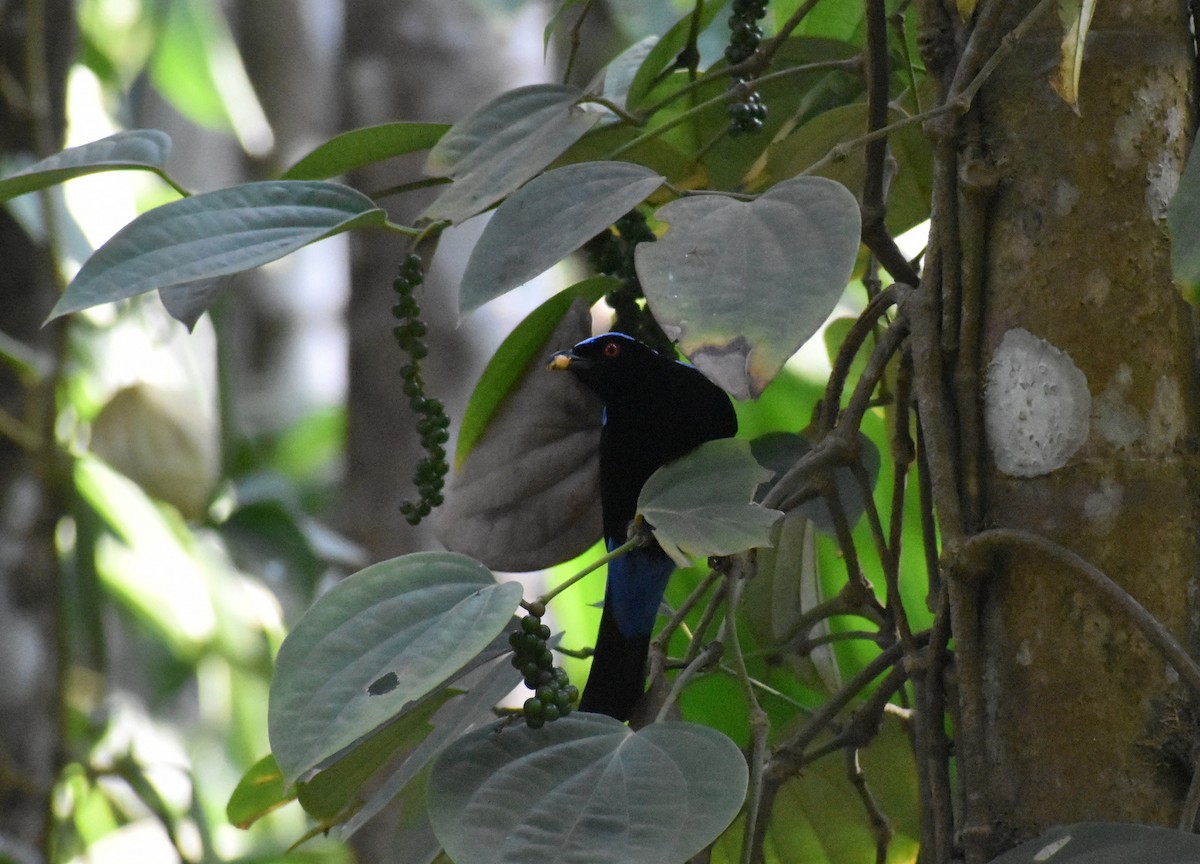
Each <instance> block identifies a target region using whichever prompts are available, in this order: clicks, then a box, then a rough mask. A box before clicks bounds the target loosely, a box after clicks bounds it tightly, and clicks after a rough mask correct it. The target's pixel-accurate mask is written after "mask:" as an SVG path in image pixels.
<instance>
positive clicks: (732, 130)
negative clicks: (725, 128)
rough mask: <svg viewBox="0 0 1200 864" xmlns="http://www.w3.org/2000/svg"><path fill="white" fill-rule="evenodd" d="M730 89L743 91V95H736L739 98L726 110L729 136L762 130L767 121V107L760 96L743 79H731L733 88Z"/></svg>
mask: <svg viewBox="0 0 1200 864" xmlns="http://www.w3.org/2000/svg"><path fill="white" fill-rule="evenodd" d="M730 89H731V90H735V91H744V93H745V95H744V96H743V95H742V93H741V92H739V93H738V94H737V95H738V96H739V97H740V98H739V99H737V101H734V102H730V103H729V107H728V109H726V110H727V111H728V114H729V134H730V135H742V134H752V133H754V132H757V131H758V130H759V129H762V127H763V123H764V121H766V119H767V105H766V103H765V102H763V100H762V95H761V94H760V93H759V92H758V91H757V90H755V89H754V88H753V87H750V86H749V82H748V80H747V79H745V78H735V79H733V87H731V88H730Z"/></svg>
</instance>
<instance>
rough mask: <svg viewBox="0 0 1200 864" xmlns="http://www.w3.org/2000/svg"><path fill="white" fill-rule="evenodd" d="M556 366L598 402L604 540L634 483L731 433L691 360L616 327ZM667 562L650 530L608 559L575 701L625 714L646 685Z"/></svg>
mask: <svg viewBox="0 0 1200 864" xmlns="http://www.w3.org/2000/svg"><path fill="white" fill-rule="evenodd" d="M550 368H551V369H555V370H565V371H567V372H570V373H572V374H573V375H574V377H575V378H576V379H577V380H578V381H579V382H580V383H581V384H583V385H584V386H585V387H587V388H588V389H589V390H591V391H592V392H593V393H595V394H596V395H597V396H598V397H599V398H600V400H601V402H603V403H604V412H603V426H602V428H601V432H600V504H601V508H600V509H601V518H602V523H603V531H604V542H605V545H606V547H607V548H608V550H609V551H610V552H611V551H612V550H613V549H616V548H617V547H618V546H621V545H622V544H624V543H625V542H626V540H627V538H628V534H629V526H630V523H631V522H632V521H633V518H634V516H635V514H636V510H637V501H638V495H639V494H640V493H641V491H642V486H643V485H644V484H645V482H646V481H647V480H648V479H649V478H650V475H651V474H653V473H654V472H655V471H656V470H658V469H659V468H661V467H662V466H663V465H666V464H667V463H669V462H673V461H674V460H676V459H678V458H680V457H681V456H684V455H686V454H688V453H690V452H691V451H692V450H694V449H695V448H696V447H698V446H700V445H701V444H703V443H704V442H706V441H711V440H714V439H717V438H732V437H733V436H734V435H736V434H737V415H736V414H735V412H734V408H733V403H732V401H731V400H730V398H729V395H728V394H727V393H726V392H725V391H724V390H722V389H721V388H720V387H719V386H717V385H716V384H714V383H713V382H712V381H710V380H709V379H708V378H706V377H705V376H704V374H703V373H702V372H701V371H700V370H699V369H697V368H695V367H694V366H690V365H688V364H686V363H682V362H680V361H678V360H676V359H674V358H672V357H667V356H666V355H664V354H660V353H658V352H657V351H654V350H653V349H651V348H649V347H648V346H646V345H644V344H642V343H641V342H639V341H637V340H636V339H633V338H632V337H630V336H627V335H625V334H623V333H602V334H600V335H599V336H593V337H591V338H590V339H585V340H583V341H582V342H579V343H578V344H576V345H575V346H574V347H572V348H569V349H567V350H565V351H559V352H558V353H556V354H554V355H553V356H552V357H551V358H550ZM674 569H675V564H674V562H673V561H672V559H671V558H670V556H668V555H667V553H666V552H664V551H663V549H662V547H660V546H659V545H658V543H657V542H654V541H653V540H651V541H650V543H649V544H648V545H645V546H642V547H639V548H636V549H633V550H631V551H628V552H625V553H624V554H623V555H621V556H619V557H618V558H615V559H614V560H612V561H610V562H609V563H608V577H607V581H606V583H605V591H604V605H603V608H602V611H601V616H600V630H599V633H598V634H597V636H596V647H595V651H594V653H593V655H592V668H591V671H590V673H589V675H588V679H587V683H586V684H585V685H584V688H583V694H582V697H581V699H580V703H579V710H581V711H590V712H593V713H597V714H607V715H608V716H610V717H614V718H616V719H617V720H620V721H622V722H624V721H626V720H628V719H629V718H630V715H631V714H632V712H633V709H634V706H635V705H636V704H637V702H638V700H639V699H640V698H641V697H642V695H643V693H644V692H645V684H646V658H647V654H648V653H649V648H650V634H651V631H653V629H654V621H655V618H656V617H657V615H658V608H659V605H660V604H661V602H662V597H663V592H664V591H665V590H666V587H667V581H668V579H669V578H670V576H671V573H672V571H673V570H674Z"/></svg>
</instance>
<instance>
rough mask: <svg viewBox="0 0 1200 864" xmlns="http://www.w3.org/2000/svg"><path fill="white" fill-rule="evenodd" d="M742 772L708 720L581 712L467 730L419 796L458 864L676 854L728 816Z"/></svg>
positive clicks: (735, 806) (641, 859)
mask: <svg viewBox="0 0 1200 864" xmlns="http://www.w3.org/2000/svg"><path fill="white" fill-rule="evenodd" d="M746 782H747V771H746V762H745V759H744V758H743V757H742V755H741V752H740V751H739V750H738V748H737V746H736V745H735V744H734V743H733V742H732V741H730V740H729V739H728V738H726V737H725V736H724V735H722V734H721V733H719V732H717V731H715V730H713V729H709V728H707V727H705V726H696V725H693V724H687V723H655V724H654V725H652V726H648V727H646V728H645V729H642V730H640V731H638V732H632V731H630V730H629V729H628V728H627V727H626V726H624V725H623V724H621V723H618V722H617V721H616V720H613V719H611V718H609V717H603V716H600V715H596V714H578V715H573V716H571V717H567V718H564V719H562V720H558V721H556V722H554V723H550V724H547V725H546V726H545V727H543V728H542V729H538V730H531V729H529V728H527V727H525V726H510V727H508V728H504V729H500V730H497V729H496V728H495V727H494V726H489V727H487V728H484V729H480V730H477V731H475V732H472V733H470V734H468V735H466V736H464V737H463V738H461V739H459V741H458V742H456V743H455V744H453V745H452V746H450V747H448V748H446V750H445V751H443V753H442V755H441V756H440V757H439V758H438V760H437V762H436V763H434V768H433V772H432V774H431V775H430V779H429V793H428V795H429V798H428V800H429V811H430V819H431V821H432V823H433V829H434V832H435V833H436V834H437V837H438V840H439V841H441V843H442V845H443V846H444V847H445V849H446V852H447V853H448V854H449V855H450V857H451V858H453V859H454V861H455V864H484V862H487V864H493V862H528V861H587V862H589V864H683V862H685V861H687V860H688V859H689V858H691V857H692V856H693V855H695V854H696V853H697V852H699V851H700V850H701V849H703V848H704V847H705V846H706V845H708V843H709V842H711V841H712V839H713V838H714V837H716V836H717V835H718V834H720V833H721V831H722V830H724V829H725V827H726V826H727V825H728V824H729V823H730V821H732V819H733V818H734V816H736V815H737V812H738V810H739V809H740V808H741V805H742V799H743V797H744V795H745V790H746Z"/></svg>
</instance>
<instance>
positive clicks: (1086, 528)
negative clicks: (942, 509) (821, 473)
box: [955, 0, 1200, 861]
mask: <svg viewBox="0 0 1200 864" xmlns="http://www.w3.org/2000/svg"><path fill="white" fill-rule="evenodd" d="M1032 6H1033V4H1032V3H1017V4H1013V10H1014V11H1017V10H1019V11H1026V10H1028V9H1029V8H1032ZM1013 20H1016V17H1015V16H1014V18H1013ZM1060 39H1061V28H1060V25H1059V23H1058V21H1057V17H1056V16H1055V14H1054V12H1053V11H1052V9H1051V11H1050V12H1049V14H1046V15H1044V16H1043V17H1042V18H1041V20H1040V22H1039V24H1038V26H1036V27H1035V28H1034V29H1033V30H1032V31H1031V32H1030V34H1029V35H1028V37H1027V38H1026V39H1025V40H1023V41H1022V42H1021V43H1020V44H1019V45H1018V47H1017V48H1016V51H1015V53H1014V54H1013V55H1012V56H1011V57H1010V58H1008V59H1007V60H1005V61H1004V62H1003V63H1002V64H1001V65H1000V66H999V68H998V69H997V70H996V72H995V74H994V75H993V76H992V77H991V78H990V80H989V82H988V84H987V86H986V87H985V88H984V89H983V91H982V92H981V94H980V97H979V100H978V102H977V110H978V118H979V121H980V122H979V125H978V126H977V127H975V129H976V137H975V140H967V141H965V142H964V146H963V148H962V150H961V151H960V152H961V153H962V154H963V155H962V159H961V161H960V170H959V178H960V200H961V202H962V209H961V211H960V220H959V224H960V226H964V225H969V224H971V223H969V222H968V221H967V217H969V215H970V213H971V212H979V213H982V214H983V219H982V220H981V223H980V224H981V225H982V226H983V227H982V228H981V229H980V230H979V232H978V233H971V234H967V235H964V236H963V239H962V242H963V249H964V259H965V258H966V257H968V256H970V255H971V254H973V251H974V252H981V253H982V258H981V260H982V261H983V266H982V307H981V308H982V327H981V330H980V342H979V351H978V358H977V365H974V364H973V365H972V368H973V370H974V372H975V373H976V374H977V380H976V382H975V383H976V384H977V385H978V386H980V387H984V388H986V389H985V390H984V391H983V392H982V398H981V406H980V414H979V419H980V420H981V421H982V425H983V426H984V427H985V428H986V429H987V435H986V438H987V446H986V449H985V450H984V451H983V456H982V458H981V459H980V463H979V464H980V474H979V479H980V485H979V488H978V496H979V497H978V501H977V509H976V510H975V511H974V516H975V518H977V519H978V522H977V524H976V525H969V524H968V525H967V526H966V527H967V528H968V529H970V528H972V527H975V528H991V527H998V526H999V527H1005V528H1016V529H1024V530H1028V531H1030V532H1034V533H1036V534H1039V535H1042V536H1044V537H1047V538H1050V539H1051V540H1053V541H1055V542H1057V543H1059V544H1061V545H1062V546H1064V547H1066V548H1067V549H1070V550H1073V551H1074V552H1076V553H1078V554H1079V555H1081V556H1082V557H1083V558H1085V559H1087V560H1088V561H1090V562H1091V563H1093V564H1095V565H1096V566H1098V567H1099V568H1101V569H1102V570H1104V571H1105V572H1106V573H1108V574H1109V575H1110V576H1111V577H1112V578H1113V579H1114V580H1116V581H1117V582H1118V583H1119V584H1120V585H1121V586H1123V587H1124V589H1125V590H1126V591H1128V592H1129V594H1130V595H1132V597H1134V598H1135V599H1136V600H1137V601H1138V602H1140V603H1141V604H1142V605H1144V606H1145V607H1147V608H1148V609H1149V611H1150V612H1152V613H1153V614H1154V615H1155V616H1156V617H1158V618H1159V619H1160V620H1161V621H1162V622H1163V623H1164V624H1165V625H1166V626H1167V627H1168V628H1169V630H1170V631H1171V632H1172V633H1173V634H1174V635H1175V637H1176V638H1177V639H1178V640H1180V641H1181V642H1182V643H1183V644H1184V645H1185V646H1187V647H1189V648H1191V647H1192V646H1193V645H1194V637H1195V633H1196V627H1195V624H1196V621H1195V615H1196V609H1197V604H1196V598H1195V596H1194V595H1195V584H1196V583H1195V579H1196V576H1197V571H1198V566H1200V555H1198V549H1197V540H1198V534H1200V523H1198V520H1197V506H1196V505H1197V498H1196V492H1197V487H1196V480H1197V473H1196V469H1197V455H1196V448H1197V431H1198V425H1197V420H1198V416H1197V386H1196V384H1197V378H1196V354H1195V350H1196V339H1195V333H1194V330H1193V318H1192V312H1191V310H1190V309H1189V308H1188V306H1187V305H1186V304H1185V303H1184V301H1183V300H1182V299H1181V298H1180V295H1179V293H1178V291H1177V290H1176V288H1175V287H1174V286H1173V285H1172V281H1171V272H1170V266H1169V244H1168V236H1167V228H1166V208H1167V202H1168V201H1169V199H1170V197H1171V195H1172V193H1173V192H1174V189H1175V187H1176V185H1177V182H1178V179H1179V176H1180V173H1181V171H1182V166H1183V164H1184V160H1185V158H1186V155H1187V152H1188V146H1189V143H1190V141H1191V137H1192V131H1193V124H1194V119H1195V118H1194V116H1193V100H1194V92H1193V88H1194V85H1195V82H1194V80H1193V48H1192V40H1191V36H1190V34H1189V28H1188V19H1187V16H1186V9H1185V8H1184V4H1182V3H1180V2H1178V0H1155V2H1144V3H1134V4H1105V3H1100V4H1098V6H1097V13H1096V19H1095V21H1094V23H1093V25H1092V29H1091V33H1090V36H1089V39H1088V47H1087V54H1086V57H1085V61H1084V64H1083V77H1082V81H1081V93H1082V98H1081V102H1080V105H1079V114H1078V115H1077V114H1076V113H1074V112H1073V111H1072V109H1071V108H1070V107H1069V106H1068V105H1066V104H1065V103H1064V102H1063V101H1062V100H1061V99H1060V98H1059V96H1058V95H1057V94H1056V93H1055V92H1054V91H1053V90H1052V89H1051V86H1050V84H1049V78H1050V75H1051V73H1052V71H1053V70H1054V68H1055V66H1056V65H1057V62H1058V47H1059V41H1060ZM968 128H969V127H968ZM970 137H971V136H968V139H969V138H970ZM980 179H982V180H983V184H982V188H981V185H980V183H979V180H980ZM993 184H994V185H993ZM964 272H965V273H968V274H969V272H970V271H969V268H968V267H967V266H966V265H965V264H964ZM1023 331H1027V332H1023ZM1059 352H1061V353H1059ZM967 359H968V360H969V359H970V358H967ZM1073 370H1077V371H1073ZM989 376H990V381H991V383H990V385H989V384H988V381H989ZM969 377H970V376H969V375H968V379H969ZM958 383H959V386H960V387H961V386H962V384H963V383H964V382H963V380H962V379H960V380H959V382H958ZM1047 412H1048V413H1047ZM1047 418H1048V419H1049V426H1048V427H1046V428H1039V426H1038V423H1039V420H1040V419H1047ZM961 420H962V418H960V426H961V428H962V429H963V430H967V431H968V432H969V430H970V429H971V428H972V426H971V424H970V423H969V422H968V423H962V422H961ZM1072 430H1074V432H1072ZM964 434H966V433H964ZM977 440H978V439H969V438H968V440H964V441H963V452H964V453H969V451H970V450H971V448H972V447H977V446H978V443H977ZM964 488H965V490H966V497H967V498H968V500H969V499H970V495H971V492H972V491H973V490H971V488H970V486H969V484H968V485H967V486H966V487H964ZM966 512H967V514H968V519H970V518H971V516H972V507H971V506H970V505H969V504H968V506H967V508H966ZM976 576H977V578H978V579H979V580H980V581H979V583H978V585H979V594H978V595H977V596H978V607H977V609H978V618H977V620H970V621H964V620H961V616H962V614H963V611H964V610H963V609H960V610H959V612H960V620H959V621H956V622H955V626H956V630H957V629H959V628H961V627H963V626H964V625H965V626H966V627H967V628H968V629H970V628H973V627H974V626H975V625H976V624H978V627H979V631H978V634H979V642H978V649H979V656H978V660H979V664H978V666H977V667H975V671H977V672H978V674H979V675H980V676H981V680H960V682H959V683H960V686H961V687H962V688H963V691H964V693H966V694H967V702H966V703H964V704H965V705H966V708H967V711H966V715H965V716H963V717H962V720H963V722H964V724H966V725H967V726H968V727H971V726H974V727H975V728H974V729H973V730H972V729H971V728H967V729H966V730H965V733H966V735H965V738H964V741H970V740H971V736H972V732H973V731H974V732H978V733H979V737H978V738H976V739H975V740H976V741H982V742H983V744H984V748H985V751H986V752H984V753H976V754H973V756H972V758H971V759H970V760H968V761H969V764H971V765H973V766H974V767H973V769H972V770H971V771H969V772H968V774H967V776H963V777H962V780H963V784H964V787H963V788H964V790H965V794H966V796H967V798H966V800H967V804H968V806H967V811H966V816H967V823H966V824H965V826H964V828H965V829H966V831H965V833H964V835H963V837H964V840H965V842H966V849H967V852H968V860H973V861H982V860H987V859H989V858H991V857H992V856H993V855H994V854H996V853H997V852H999V851H1001V850H1003V849H1004V848H1007V847H1008V846H1010V845H1012V844H1013V843H1014V842H1015V841H1018V840H1021V839H1024V838H1027V837H1029V836H1031V835H1034V834H1036V833H1037V832H1038V831H1039V830H1041V829H1043V828H1045V827H1046V826H1049V825H1052V824H1055V823H1063V822H1073V821H1079V820H1089V819H1104V820H1114V821H1137V822H1149V823H1156V824H1173V823H1175V822H1176V821H1177V820H1178V818H1179V812H1180V804H1181V800H1182V798H1183V796H1184V794H1185V792H1186V790H1187V786H1188V783H1189V780H1190V777H1191V770H1192V765H1191V749H1192V746H1193V725H1194V724H1193V721H1192V719H1191V718H1192V717H1193V716H1194V711H1193V709H1191V708H1189V707H1188V706H1189V705H1194V704H1195V702H1194V699H1189V697H1188V694H1187V693H1186V691H1184V690H1183V689H1182V688H1181V687H1180V686H1179V685H1178V683H1177V676H1176V674H1175V672H1174V670H1173V669H1172V668H1171V667H1170V666H1169V665H1168V663H1167V662H1166V660H1165V658H1164V657H1163V656H1162V655H1161V653H1159V652H1158V651H1157V650H1156V649H1154V648H1152V647H1151V646H1150V644H1149V643H1148V642H1147V640H1146V639H1145V638H1144V636H1143V635H1142V634H1141V633H1140V632H1139V631H1138V629H1137V628H1136V627H1135V626H1134V625H1133V624H1132V623H1131V621H1130V620H1129V618H1128V616H1127V615H1125V614H1123V613H1122V611H1121V610H1120V609H1119V608H1116V607H1115V606H1114V605H1113V604H1112V603H1109V602H1106V601H1105V600H1103V599H1102V598H1101V597H1100V596H1098V594H1097V593H1096V592H1095V591H1093V590H1091V589H1090V588H1089V587H1088V586H1087V585H1086V584H1085V582H1084V581H1083V580H1081V579H1080V577H1079V574H1078V573H1077V572H1075V571H1074V570H1072V568H1070V567H1065V566H1063V564H1062V563H1061V562H1056V561H1053V560H1050V559H1049V558H1048V557H1047V556H1045V555H1043V554H1039V553H1037V552H1035V551H1032V550H1029V549H1026V548H1023V547H1022V546H1021V544H1020V543H1008V544H1006V545H1005V548H1004V550H1003V551H997V553H996V554H995V556H994V557H992V558H991V560H990V561H989V562H988V566H987V567H986V568H985V569H984V572H982V573H977V574H976ZM965 611H966V614H968V615H972V610H971V609H970V608H969V605H968V606H967V607H966V609H965ZM972 617H974V616H973V615H972ZM976 688H978V689H976ZM972 691H974V692H975V693H976V695H977V696H978V697H979V701H978V702H977V703H975V704H974V705H973V706H972V704H971V701H970V694H971V692H972Z"/></svg>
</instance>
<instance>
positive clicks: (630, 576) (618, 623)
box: [579, 543, 675, 721]
mask: <svg viewBox="0 0 1200 864" xmlns="http://www.w3.org/2000/svg"><path fill="white" fill-rule="evenodd" d="M609 545H610V546H611V545H612V544H611V543H610V544H609ZM674 569H675V565H674V563H673V562H672V561H671V559H670V558H669V557H668V556H667V554H666V553H665V552H663V551H662V549H660V548H658V546H657V545H654V546H651V547H650V548H648V549H637V550H634V551H632V552H627V553H626V554H624V555H622V556H621V557H620V558H617V559H615V560H613V561H610V562H609V564H608V582H607V585H606V587H605V591H604V611H603V613H602V614H601V616H600V632H599V633H598V634H597V636H596V651H595V653H594V654H593V655H592V671H591V672H590V673H589V674H588V680H587V684H586V685H585V686H584V688H583V698H582V699H581V700H580V702H579V710H581V711H592V712H595V713H597V714H607V715H609V716H610V717H615V718H616V719H618V720H622V721H624V720H628V719H629V715H630V713H632V711H633V706H634V705H635V704H636V703H637V701H638V699H640V698H641V696H642V692H643V691H644V689H645V685H646V655H647V653H648V651H649V648H650V632H651V631H652V630H653V629H654V619H655V617H656V616H657V615H658V607H659V605H660V604H661V603H662V596H663V592H664V591H665V590H666V587H667V580H668V579H669V578H670V576H671V572H672V571H673V570H674Z"/></svg>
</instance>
